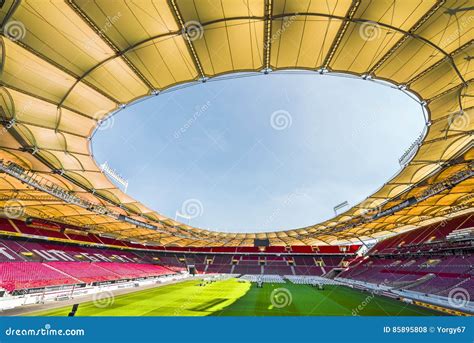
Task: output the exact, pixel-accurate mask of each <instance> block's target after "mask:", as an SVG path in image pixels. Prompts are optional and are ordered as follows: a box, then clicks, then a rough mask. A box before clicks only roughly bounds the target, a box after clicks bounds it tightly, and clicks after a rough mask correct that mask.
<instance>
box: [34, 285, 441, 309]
mask: <svg viewBox="0 0 474 343" xmlns="http://www.w3.org/2000/svg"><path fill="white" fill-rule="evenodd" d="M282 289H285V290H282ZM70 308H71V307H70V306H68V307H63V308H59V309H52V310H47V311H42V312H35V313H31V314H30V315H34V316H66V315H67V314H68V312H69V311H70ZM76 315H77V316H282V315H283V316H284V315H288V316H351V315H360V316H424V315H425V316H426V315H438V312H434V311H431V310H428V309H425V308H421V307H417V306H415V305H409V304H405V303H402V302H399V301H397V300H393V299H389V298H385V297H381V296H374V295H372V294H370V293H365V292H361V291H358V290H354V289H350V288H347V287H344V286H325V289H324V290H318V289H316V288H314V287H312V286H307V285H294V284H291V283H289V282H287V283H286V284H278V285H277V284H275V285H272V284H265V285H264V287H263V288H257V287H256V285H255V284H251V283H249V282H246V281H239V280H237V279H229V280H224V281H217V282H214V283H212V284H208V285H206V286H203V287H201V286H199V281H196V280H193V281H186V282H182V283H177V284H172V285H167V286H163V287H157V288H153V289H148V290H144V291H139V292H135V293H129V294H125V295H120V296H117V297H115V298H113V297H110V298H107V297H104V298H102V299H100V300H98V301H95V302H93V301H90V302H87V303H83V304H81V305H80V306H79V310H78V311H77V314H76Z"/></svg>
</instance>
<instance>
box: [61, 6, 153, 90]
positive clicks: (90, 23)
mask: <svg viewBox="0 0 474 343" xmlns="http://www.w3.org/2000/svg"><path fill="white" fill-rule="evenodd" d="M67 3H68V4H69V6H70V7H71V8H72V10H73V11H74V12H76V13H77V15H78V16H79V17H80V18H82V20H83V21H84V22H85V23H86V24H87V25H88V26H89V27H90V28H91V29H92V30H94V32H95V33H96V34H97V35H98V36H99V37H101V38H102V39H103V41H104V42H105V43H106V44H107V45H108V46H109V47H110V48H111V49H112V50H113V51H115V53H116V56H117V57H118V56H120V57H121V58H122V59H123V61H124V62H125V63H126V64H127V65H128V66H129V67H130V69H131V70H132V71H133V72H134V73H135V75H136V76H137V77H138V78H139V79H140V80H141V81H142V82H143V83H144V84H145V85H146V86H147V87H148V88H149V90H150V91H151V90H152V89H153V85H152V84H151V83H150V82H149V81H148V79H147V78H146V77H145V76H144V75H143V74H142V73H141V72H140V71H139V70H138V69H137V67H135V65H134V64H133V63H132V62H131V61H130V60H129V59H128V58H127V57H126V56H124V55H122V54H121V53H120V49H119V48H118V47H116V46H115V44H113V43H112V42H111V41H110V39H108V37H107V36H106V35H105V34H104V33H103V31H102V30H101V29H100V28H99V27H97V25H95V24H94V22H93V21H92V20H91V19H90V18H89V17H88V16H87V15H86V14H85V13H84V12H83V11H82V10H81V9H80V8H79V6H77V5H76V4H75V3H74V1H73V0H68V2H67ZM73 87H74V86H73Z"/></svg>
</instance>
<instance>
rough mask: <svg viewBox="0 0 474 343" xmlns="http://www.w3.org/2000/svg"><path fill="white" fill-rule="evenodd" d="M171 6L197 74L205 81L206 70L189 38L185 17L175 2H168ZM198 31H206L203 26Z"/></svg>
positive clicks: (169, 0)
mask: <svg viewBox="0 0 474 343" xmlns="http://www.w3.org/2000/svg"><path fill="white" fill-rule="evenodd" d="M168 2H169V5H170V7H171V9H172V10H173V15H174V17H175V20H176V22H177V23H178V25H179V27H180V28H181V32H182V35H183V36H184V40H185V41H186V46H187V47H188V50H189V54H190V56H191V58H192V59H193V62H194V67H195V68H196V70H197V72H198V73H199V77H200V78H201V79H203V80H204V79H205V78H206V75H205V74H204V70H203V69H202V65H201V61H199V57H198V55H197V53H196V49H195V48H194V45H193V43H192V39H191V37H190V36H189V33H188V28H187V26H186V23H185V22H184V21H183V17H182V16H181V13H180V11H179V8H178V6H177V5H176V1H175V0H168ZM196 29H198V30H199V29H201V30H204V26H202V25H201V27H200V28H196Z"/></svg>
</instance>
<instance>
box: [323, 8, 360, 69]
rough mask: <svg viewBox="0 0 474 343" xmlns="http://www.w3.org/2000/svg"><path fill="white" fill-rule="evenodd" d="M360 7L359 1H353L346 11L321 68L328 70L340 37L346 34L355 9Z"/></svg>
mask: <svg viewBox="0 0 474 343" xmlns="http://www.w3.org/2000/svg"><path fill="white" fill-rule="evenodd" d="M359 5H360V1H359V0H357V1H353V2H352V4H351V6H350V7H349V9H348V10H347V13H346V17H345V18H344V21H343V22H342V24H341V27H340V28H339V31H338V32H337V34H336V38H335V39H334V41H333V42H332V46H331V48H330V49H329V51H328V54H327V55H326V58H325V59H324V62H323V68H324V69H328V68H329V64H330V63H331V61H332V59H333V57H334V54H335V53H336V50H337V48H338V47H339V43H341V40H342V37H343V36H344V34H345V33H346V30H347V27H348V26H349V23H350V21H351V19H352V18H353V17H354V14H355V12H356V11H357V8H358V7H359Z"/></svg>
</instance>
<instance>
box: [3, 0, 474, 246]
mask: <svg viewBox="0 0 474 343" xmlns="http://www.w3.org/2000/svg"><path fill="white" fill-rule="evenodd" d="M2 3H3V2H2ZM473 7H474V1H428V0H399V1H395V0H394V1H350V0H338V1H336V0H328V1H309V0H308V1H307V0H299V1H296V0H295V1H290V0H248V1H241V0H225V1H224V0H222V1H221V0H170V1H165V0H155V1H109V0H94V1H91V0H69V1H60V0H51V1H33V0H31V1H28V0H24V1H19V0H6V1H5V2H4V3H3V6H2V7H1V10H0V23H1V26H2V36H0V39H1V64H0V66H1V88H0V105H1V110H2V111H1V119H2V124H3V128H2V132H1V133H0V159H2V160H3V164H4V165H6V164H8V163H11V162H13V163H15V164H17V165H19V166H21V167H22V168H24V169H25V170H26V171H28V172H29V173H30V176H33V175H34V177H35V178H38V180H41V181H42V182H46V184H49V186H48V187H49V188H48V189H49V190H51V189H53V188H54V189H55V191H54V192H52V191H51V192H49V194H48V192H45V191H44V188H43V189H39V188H38V187H36V186H35V184H34V182H33V181H31V180H33V179H31V178H30V179H28V180H26V179H21V178H18V177H17V176H15V175H13V174H2V178H1V179H0V183H1V184H0V196H1V198H0V206H2V207H8V206H9V204H11V202H12V200H11V199H17V200H18V201H19V202H21V204H22V206H24V209H26V212H25V213H24V215H25V216H26V215H31V216H37V217H42V218H48V219H52V220H58V221H65V222H69V223H74V224H77V225H81V226H84V227H87V228H89V229H91V230H94V231H96V232H102V233H111V234H115V235H118V236H119V237H121V238H124V239H132V240H137V241H150V242H156V243H159V244H166V245H171V244H174V245H193V246H203V245H252V244H253V239H254V238H269V239H270V241H271V243H272V244H274V245H287V244H292V245H297V244H308V245H309V244H312V245H318V244H336V243H344V242H357V239H358V238H362V239H367V238H370V237H379V236H383V235H387V234H389V233H393V232H397V231H401V230H406V229H409V228H413V227H415V226H419V225H421V223H423V222H425V223H426V221H430V220H440V219H442V218H444V217H446V216H449V215H455V214H458V213H460V212H462V211H471V210H472V207H473V206H472V198H473V196H472V193H473V187H474V185H473V180H472V160H473V156H474V153H473V149H472V130H473V126H474V120H473V113H474V110H473V105H474V97H473V95H474V91H473V76H474V68H473V66H474V62H473V58H474V45H473V44H472V43H473V38H474V29H473V27H474V25H473V22H474V16H473V11H472V8H473ZM281 69H306V70H314V71H317V72H321V73H325V72H342V73H348V74H353V75H359V76H362V77H364V78H366V79H369V80H370V79H371V80H385V81H388V82H391V83H393V84H395V85H398V86H400V88H401V89H405V88H406V89H409V90H410V91H411V92H412V93H413V94H416V95H417V96H418V97H419V98H420V99H422V100H423V101H425V102H426V105H427V106H426V108H427V113H426V115H427V123H428V124H429V125H428V127H427V133H426V135H425V137H424V138H423V140H422V142H420V146H419V147H418V149H417V146H415V147H414V149H413V150H412V152H415V151H416V155H414V157H413V158H412V159H411V161H410V162H409V163H408V164H407V165H406V166H405V168H404V169H403V170H402V171H401V172H400V173H399V174H398V175H397V176H395V177H394V178H393V179H392V180H389V181H388V182H387V183H386V184H385V185H384V186H383V187H381V188H380V189H379V190H378V191H377V192H376V193H374V194H372V195H371V196H369V197H368V198H367V200H366V201H364V202H363V204H359V205H357V206H355V207H353V208H351V209H350V210H348V211H346V212H345V213H343V214H341V215H338V216H336V217H335V218H333V219H330V220H328V221H326V222H323V223H319V224H315V225H313V226H310V227H306V228H300V229H294V230H288V231H281V232H270V233H258V234H237V233H216V232H210V231H206V230H201V229H197V228H192V227H189V226H187V225H184V224H181V223H177V222H174V221H173V220H171V219H169V218H166V217H164V216H162V215H160V214H159V213H156V212H154V211H153V210H151V209H149V208H147V207H146V206H145V205H143V204H141V203H140V202H138V201H136V200H135V199H132V198H130V197H129V196H128V195H126V194H124V193H123V192H122V191H120V190H119V189H118V188H117V187H116V186H115V185H114V184H113V183H112V182H111V181H110V180H109V179H108V178H107V177H106V176H105V175H104V174H103V173H102V172H101V170H100V168H99V166H98V165H97V163H96V162H95V161H94V158H93V156H92V154H91V150H90V138H91V135H92V134H93V132H94V130H95V128H96V126H97V124H98V122H101V120H103V119H104V118H106V117H107V115H109V114H110V113H113V112H114V111H117V110H120V109H121V108H123V107H124V105H126V104H129V103H131V102H133V101H136V100H137V99H141V98H143V97H146V96H150V95H155V94H157V93H158V92H159V91H162V90H166V89H169V88H170V87H173V86H176V85H179V84H184V83H189V82H199V81H200V80H201V81H202V80H206V79H207V78H212V77H216V76H219V75H222V74H227V73H233V72H252V71H254V72H261V71H276V70H281ZM341 96H343V94H342V95H341ZM124 158H127V156H124ZM348 172H350V167H349V166H348ZM40 177H42V179H39V178H40ZM25 180H26V181H25ZM38 182H39V181H38ZM52 185H54V187H53V186H52ZM57 186H60V187H61V188H63V189H66V190H68V194H69V195H71V196H72V195H74V196H76V197H79V198H81V199H83V200H84V201H86V200H87V204H88V206H84V203H86V202H84V203H81V204H79V203H78V202H77V201H76V202H74V201H65V200H64V199H65V198H64V196H63V197H62V198H61V197H58V196H57V194H58V193H57V192H58V190H57ZM157 196H160V195H159V194H157ZM413 199H416V201H415V202H413ZM91 204H92V205H91ZM397 205H398V207H394V206H397ZM95 206H96V207H95ZM98 209H100V211H99V210H98ZM367 209H372V210H371V212H367ZM386 214H388V215H386ZM119 215H121V216H120V219H119ZM242 215H245V214H242ZM124 218H125V219H124ZM132 219H133V220H136V221H137V222H132ZM124 220H125V221H124ZM137 223H138V225H137ZM140 223H148V224H151V225H153V227H154V228H153V229H150V228H146V227H145V225H141V224H140ZM155 227H156V229H155Z"/></svg>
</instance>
